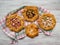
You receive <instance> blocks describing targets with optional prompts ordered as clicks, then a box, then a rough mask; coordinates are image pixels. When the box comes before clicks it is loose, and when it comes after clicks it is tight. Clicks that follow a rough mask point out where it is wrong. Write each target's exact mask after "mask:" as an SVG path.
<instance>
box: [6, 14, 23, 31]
mask: <svg viewBox="0 0 60 45" xmlns="http://www.w3.org/2000/svg"><path fill="white" fill-rule="evenodd" d="M23 25H24V20H23V19H22V18H21V17H20V16H19V15H17V14H11V15H8V16H7V17H6V26H7V27H9V29H10V30H11V31H13V32H20V31H21V29H22V28H23Z"/></svg>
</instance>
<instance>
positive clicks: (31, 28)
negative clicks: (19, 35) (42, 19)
mask: <svg viewBox="0 0 60 45" xmlns="http://www.w3.org/2000/svg"><path fill="white" fill-rule="evenodd" d="M25 29H26V30H25V33H26V35H27V36H28V37H30V38H34V37H36V36H38V33H39V32H38V27H37V26H36V25H35V24H30V25H28V26H27V27H26V28H25Z"/></svg>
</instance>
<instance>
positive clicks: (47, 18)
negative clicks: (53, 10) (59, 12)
mask: <svg viewBox="0 0 60 45" xmlns="http://www.w3.org/2000/svg"><path fill="white" fill-rule="evenodd" d="M38 24H39V26H40V27H41V28H42V29H44V30H46V31H48V30H51V29H53V28H54V27H55V25H56V19H55V17H54V15H53V14H49V13H48V14H47V13H44V14H43V15H41V16H39V19H38Z"/></svg>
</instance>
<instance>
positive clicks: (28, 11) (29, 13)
mask: <svg viewBox="0 0 60 45" xmlns="http://www.w3.org/2000/svg"><path fill="white" fill-rule="evenodd" d="M26 15H27V17H28V18H32V17H34V15H35V12H34V10H32V9H29V10H27V12H26Z"/></svg>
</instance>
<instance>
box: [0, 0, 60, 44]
mask: <svg viewBox="0 0 60 45" xmlns="http://www.w3.org/2000/svg"><path fill="white" fill-rule="evenodd" d="M24 2H34V3H36V4H37V5H38V4H39V5H40V6H43V7H44V8H46V9H48V10H49V11H50V12H51V13H53V14H54V15H55V17H56V21H57V24H56V26H55V28H54V29H53V32H52V35H51V36H45V35H44V34H43V33H40V35H39V36H38V37H36V38H34V39H30V38H28V37H26V38H24V39H22V40H19V43H18V45H60V0H38V1H37V0H30V1H29V0H25V1H24V0H0V19H2V18H3V17H4V16H5V15H6V14H7V13H8V12H10V11H12V10H14V9H17V8H19V7H20V4H22V3H24ZM9 42H10V39H9V38H8V37H7V36H6V35H5V34H4V33H3V32H2V29H1V28H0V45H10V43H9Z"/></svg>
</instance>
